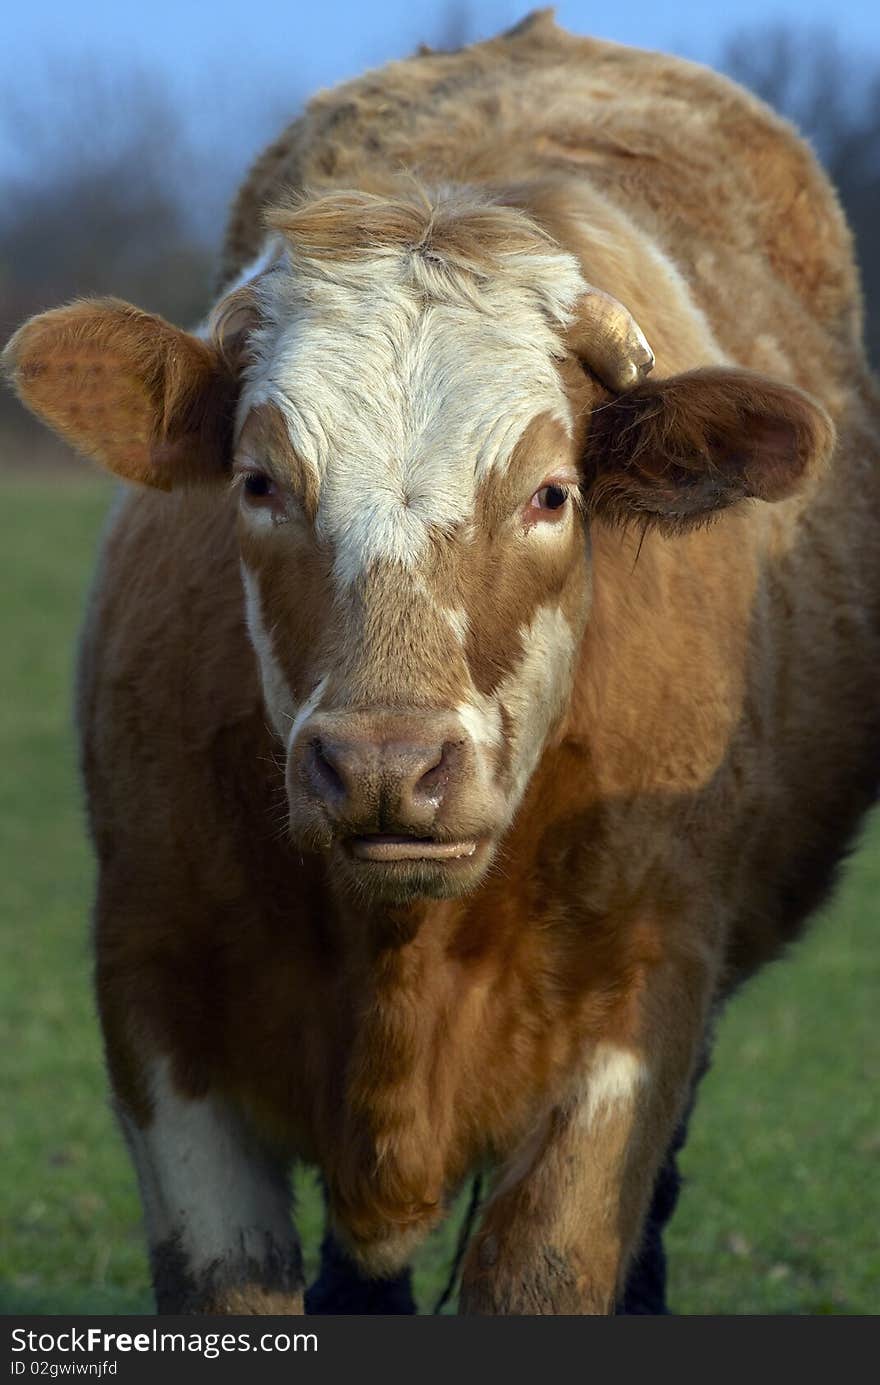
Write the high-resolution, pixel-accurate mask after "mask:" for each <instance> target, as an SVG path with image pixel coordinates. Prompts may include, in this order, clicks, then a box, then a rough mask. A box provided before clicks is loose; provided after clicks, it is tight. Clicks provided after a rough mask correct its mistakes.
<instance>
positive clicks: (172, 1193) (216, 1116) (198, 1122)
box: [120, 1062, 303, 1314]
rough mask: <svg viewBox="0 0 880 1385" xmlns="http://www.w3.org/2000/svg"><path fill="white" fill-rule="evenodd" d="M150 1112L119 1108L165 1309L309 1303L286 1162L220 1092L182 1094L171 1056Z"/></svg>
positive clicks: (158, 1070) (282, 1309) (243, 1309)
mask: <svg viewBox="0 0 880 1385" xmlns="http://www.w3.org/2000/svg"><path fill="white" fill-rule="evenodd" d="M148 1087H149V1094H150V1100H149V1112H148V1114H147V1112H143V1113H141V1114H140V1115H139V1116H138V1117H137V1118H136V1117H135V1116H134V1115H132V1114H131V1113H130V1112H129V1111H126V1110H125V1108H121V1109H120V1118H121V1123H122V1127H123V1130H124V1132H125V1136H126V1139H127V1141H128V1145H129V1148H130V1150H131V1154H132V1157H133V1160H134V1164H135V1168H136V1169H137V1174H138V1180H139V1183H140V1189H141V1198H142V1201H143V1207H144V1216H145V1220H146V1227H147V1236H148V1239H149V1245H150V1262H151V1266H152V1273H153V1287H154V1291H155V1296H156V1310H157V1312H159V1313H223V1314H226V1313H288V1314H289V1313H302V1311H303V1280H302V1262H301V1256H300V1250H299V1244H298V1242H297V1238H296V1234H295V1232H294V1227H293V1222H292V1220H291V1207H290V1191H289V1184H288V1178H287V1173H286V1170H285V1168H284V1166H283V1164H282V1163H281V1162H280V1161H278V1160H276V1159H273V1158H272V1157H271V1156H270V1155H269V1153H268V1152H267V1151H266V1149H265V1148H264V1147H263V1146H262V1145H261V1144H260V1142H259V1141H258V1140H257V1139H256V1137H255V1136H254V1135H253V1133H252V1132H251V1131H249V1130H248V1128H247V1127H246V1125H245V1123H244V1121H243V1120H242V1118H241V1117H240V1116H239V1115H238V1114H237V1113H236V1112H235V1111H234V1110H232V1109H231V1107H230V1106H229V1105H228V1104H227V1103H225V1102H224V1101H222V1100H219V1099H218V1098H215V1097H210V1096H208V1097H205V1098H202V1099H198V1100H191V1099H189V1098H187V1097H186V1096H184V1095H182V1094H180V1093H179V1092H178V1091H177V1090H176V1089H175V1086H174V1084H173V1082H172V1080H171V1076H170V1069H169V1066H168V1064H167V1063H165V1062H162V1063H158V1064H157V1065H156V1066H155V1067H154V1068H153V1071H152V1072H151V1073H150V1078H149V1084H148Z"/></svg>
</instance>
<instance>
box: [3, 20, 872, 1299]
mask: <svg viewBox="0 0 880 1385" xmlns="http://www.w3.org/2000/svg"><path fill="white" fill-rule="evenodd" d="M4 359H5V364H6V369H7V371H8V373H9V375H10V376H11V379H12V382H13V384H14V386H15V388H16V389H17V390H18V392H19V394H20V396H21V398H22V399H23V400H24V402H25V403H26V404H27V405H28V406H29V407H30V408H31V409H32V410H33V411H34V412H35V413H37V414H38V415H39V416H41V417H42V418H43V419H45V420H46V422H47V423H49V424H50V425H51V426H52V427H53V428H55V429H56V430H57V431H58V432H59V433H60V434H61V435H62V436H63V437H64V438H66V439H68V440H69V441H70V442H72V443H73V444H74V445H75V446H76V447H78V448H79V449H80V450H81V451H83V452H84V453H86V454H88V455H89V456H90V457H93V458H96V459H97V460H98V461H100V462H102V463H103V464H104V465H105V466H106V467H107V468H109V470H110V471H111V472H113V473H115V474H116V476H118V477H120V478H121V479H122V481H123V482H124V483H125V484H124V487H123V491H122V495H121V498H120V500H119V502H118V503H117V505H116V508H115V511H114V514H113V517H112V520H111V522H110V524H109V527H108V530H107V533H106V536H105V539H104V542H103V550H102V555H101V559H100V565H99V569H98V574H97V578H96V581H95V585H94V590H93V593H92V597H91V602H90V606H89V611H88V615H87V619H86V624H85V630H84V634H83V640H82V653H81V661H80V675H79V692H78V715H79V726H80V729H81V741H82V763H83V770H84V776H85V783H86V787H87V796H88V804H89V814H90V822H91V831H92V836H93V840H94V845H95V850H96V854H97V858H98V863H99V878H98V885H97V901H96V906H95V946H96V986H97V998H98V1006H99V1012H100V1019H101V1025H102V1030H103V1035H104V1041H105V1047H106V1057H107V1066H108V1071H109V1077H110V1082H111V1084H112V1089H113V1093H114V1101H115V1106H116V1110H117V1112H118V1116H119V1121H120V1123H121V1127H122V1130H123V1132H124V1135H125V1139H126V1141H127V1143H128V1146H129V1149H130V1152H131V1156H132V1160H133V1163H134V1166H135V1169H136V1171H137V1176H138V1180H139V1185H140V1190H141V1195H142V1201H143V1206H144V1213H145V1219H146V1227H147V1233H148V1238H149V1245H150V1255H151V1263H152V1274H153V1282H154V1288H155V1296H156V1304H157V1308H158V1310H159V1311H160V1312H175V1313H224V1314H226V1313H254V1314H258V1313H290V1314H298V1313H302V1312H303V1311H306V1310H308V1311H310V1312H316V1313H318V1312H331V1311H334V1310H336V1311H339V1310H344V1311H353V1312H367V1311H372V1312H388V1311H393V1312H407V1311H412V1310H413V1302H412V1297H411V1291H410V1286H409V1279H408V1268H407V1267H408V1264H409V1261H410V1258H411V1256H412V1253H413V1251H414V1249H415V1247H416V1246H417V1245H418V1244H419V1243H420V1242H421V1241H422V1239H423V1238H424V1237H425V1236H426V1234H427V1233H428V1232H429V1231H430V1229H431V1228H433V1227H435V1226H436V1225H437V1224H438V1222H439V1221H440V1220H441V1219H442V1218H443V1216H444V1215H445V1213H446V1212H447V1211H448V1209H449V1206H450V1202H451V1199H452V1198H453V1196H454V1195H455V1194H456V1192H457V1190H459V1189H460V1188H462V1187H463V1186H464V1185H465V1184H466V1182H467V1180H468V1178H469V1176H471V1175H472V1174H473V1173H474V1171H475V1170H485V1174H486V1178H487V1180H488V1183H487V1194H486V1199H485V1205H484V1206H483V1208H482V1210H481V1213H480V1216H479V1220H478V1222H477V1224H476V1225H475V1227H474V1230H473V1235H472V1237H471V1241H470V1244H469V1246H468V1248H467V1251H466V1253H465V1255H464V1260H463V1266H462V1272H461V1288H460V1296H459V1309H460V1311H461V1312H462V1313H467V1314H473V1313H476V1314H543V1313H549V1314H608V1313H613V1312H627V1313H638V1312H644V1313H649V1312H650V1313H659V1312H663V1311H665V1308H666V1304H665V1285H664V1262H663V1251H662V1230H663V1225H664V1223H665V1222H666V1221H667V1220H668V1218H669V1216H670V1215H671V1212H672V1210H673V1208H674V1205H675V1198H676V1192H677V1169H676V1154H677V1151H678V1149H679V1147H680V1145H681V1142H682V1140H683V1138H684V1124H685V1121H686V1117H687V1114H688V1111H689V1109H690V1106H691V1103H692V1101H693V1097H694V1091H695V1087H696V1083H697V1080H698V1078H699V1076H700V1074H701V1072H702V1070H703V1068H704V1066H705V1063H706V1057H707V1052H708V1046H709V1037H710V1034H711V1030H712V1026H713V1024H714V1022H715V1019H716V1017H717V1015H718V1014H719V1011H720V1009H721V1007H722V1005H723V1003H724V1002H725V1000H726V999H727V998H728V997H729V996H730V995H731V994H732V993H733V992H734V991H735V990H736V988H737V987H738V986H740V985H741V984H742V983H743V982H744V981H745V980H746V979H747V978H748V977H749V976H751V975H752V974H753V973H754V972H755V971H756V970H757V969H758V968H759V967H760V966H762V965H763V964H764V963H766V962H768V961H769V960H770V959H772V958H775V957H777V956H779V955H780V953H781V952H782V951H783V950H784V949H785V947H786V945H787V944H788V943H789V942H790V941H791V940H792V939H794V938H795V937H797V936H798V935H799V933H800V932H801V930H802V929H803V927H804V924H805V921H806V920H807V918H808V917H809V915H810V914H811V913H812V912H813V911H814V910H815V909H816V907H817V906H818V904H819V903H820V902H821V901H822V900H824V899H825V898H826V896H827V895H828V892H829V890H830V888H831V886H832V884H833V881H834V878H835V874H836V869H837V867H838V865H839V863H840V861H841V860H842V859H843V857H844V855H845V853H846V851H847V849H848V847H849V845H850V844H851V842H852V840H853V837H854V833H855V832H856V830H857V828H858V825H859V823H860V821H861V819H862V818H863V816H864V814H865V813H866V811H867V810H868V808H869V807H870V805H871V804H872V803H873V801H874V799H875V796H876V791H877V782H878V764H880V712H878V703H877V697H876V670H877V667H878V664H880V468H878V443H877V436H878V423H880V396H878V390H877V385H876V382H875V380H874V379H873V377H872V376H871V374H870V372H869V369H868V366H867V364H866V360H865V356H864V352H863V346H862V339H861V299H860V290H859V284H858V275H857V270H856V267H855V265H854V260H853V253H852V244H851V238H850V234H849V231H848V229H847V226H846V223H845V220H844V218H843V216H842V214H841V211H840V208H839V205H838V202H837V200H836V197H835V194H834V192H833V190H832V189H831V187H830V186H829V183H828V181H827V180H826V178H825V176H824V175H823V173H822V172H821V171H820V169H819V167H818V165H817V163H816V161H815V159H814V157H813V155H812V154H811V152H810V151H809V149H808V148H807V147H806V145H805V144H804V143H803V142H802V141H801V140H800V138H799V137H798V136H797V134H796V133H795V132H794V131H793V129H792V128H791V127H790V126H789V125H787V124H786V123H785V122H784V121H782V120H781V119H779V118H778V117H777V116H775V115H774V114H772V113H771V112H770V111H769V110H768V109H767V108H766V107H765V106H764V105H763V104H762V103H761V102H760V101H758V100H757V99H755V98H754V97H752V96H751V95H749V94H747V93H746V92H745V91H743V90H742V89H740V88H739V87H738V86H736V85H734V84H733V83H731V82H729V81H728V80H726V79H724V78H722V77H720V76H718V75H716V74H714V73H712V72H710V71H707V70H705V69H703V68H702V67H699V66H696V65H693V64H690V63H688V62H684V61H681V60H679V59H675V58H670V57H665V56H662V55H659V54H655V53H647V52H641V51H638V50H636V49H630V48H623V47H619V46H617V45H614V44H612V43H606V42H599V41H595V40H590V39H582V38H577V37H574V36H572V35H569V34H567V33H565V32H564V31H562V30H561V29H559V28H557V27H556V25H555V22H554V19H553V17H552V12H546V11H545V12H538V13H536V14H535V15H532V16H530V17H529V18H528V19H527V20H525V21H523V23H522V24H520V25H519V26H517V28H516V29H514V30H512V31H511V32H509V33H507V34H504V35H501V36H499V37H497V38H494V39H492V40H490V41H488V42H484V43H480V44H477V45H475V46H472V47H469V48H465V49H463V50H462V51H460V52H456V53H435V52H430V51H420V52H419V54H417V55H416V56H414V57H412V58H410V59H408V60H406V61H403V62H399V63H392V64H391V65H390V66H387V67H385V68H383V69H382V70H380V71H379V72H376V73H372V74H368V75H367V76H365V77H361V78H359V79H357V80H354V81H352V82H349V83H348V84H346V85H344V86H341V87H339V88H338V89H336V90H332V91H329V92H325V93H322V94H321V95H319V96H318V97H317V98H316V99H315V100H313V101H312V102H311V104H310V105H309V106H308V107H307V109H306V111H305V113H304V114H303V115H302V116H301V117H300V118H299V119H297V120H296V121H295V122H294V123H293V124H292V125H291V126H290V128H289V129H288V130H286V132H285V133H284V134H283V135H282V136H281V138H280V139H279V140H278V141H277V143H276V144H274V145H273V146H272V147H271V148H270V149H269V150H268V152H266V153H265V154H264V155H263V156H262V157H261V158H260V159H259V160H258V162H257V163H256V165H255V166H254V168H253V170H252V172H251V173H250V175H249V176H248V178H247V180H246V182H245V184H244V187H243V189H242V191H241V192H240V194H239V196H238V198H237V201H236V203H235V205H234V208H233V211H232V214H231V219H230V223H229V229H228V235H227V239H226V245H225V249H224V252H223V270H222V282H221V284H220V291H219V294H218V298H217V302H216V306H215V308H214V310H213V311H212V313H211V316H210V318H209V320H208V321H207V323H206V324H205V326H204V327H203V328H200V329H199V330H197V331H195V332H192V333H190V332H185V331H182V330H180V329H178V328H177V327H174V326H172V325H170V324H169V323H168V322H166V321H164V320H162V319H160V318H158V317H156V316H154V315H152V314H150V313H148V312H144V311H141V310H139V309H137V308H135V307H133V306H131V305H129V304H126V303H123V302H121V301H118V300H114V299H103V300H101V299H98V300H88V301H80V302H76V303H73V304H71V305H69V306H66V307H62V308H59V309H57V310H54V311H50V312H47V313H44V314H41V315H40V316H38V317H36V318H33V319H32V320H31V321H29V322H28V323H26V324H25V325H24V326H23V327H22V328H21V329H20V330H19V332H18V333H17V334H16V335H15V337H14V338H13V340H12V342H11V343H10V345H9V346H8V348H7V351H6V353H5V358H4ZM297 1162H301V1163H305V1164H309V1165H312V1166H315V1167H316V1168H317V1169H318V1170H319V1171H320V1178H321V1182H322V1186H323V1189H324V1193H325V1198H326V1209H327V1234H326V1239H325V1243H324V1261H323V1270H322V1273H321V1275H320V1278H319V1280H318V1282H317V1284H316V1285H313V1286H312V1288H311V1290H310V1292H309V1296H308V1299H307V1300H305V1299H304V1285H303V1271H302V1261H301V1254H300V1248H299V1242H298V1239H297V1235H296V1231H295V1226H294V1220H293V1217H292V1213H291V1206H290V1192H289V1185H288V1179H289V1173H290V1169H291V1167H292V1165H294V1164H295V1163H297Z"/></svg>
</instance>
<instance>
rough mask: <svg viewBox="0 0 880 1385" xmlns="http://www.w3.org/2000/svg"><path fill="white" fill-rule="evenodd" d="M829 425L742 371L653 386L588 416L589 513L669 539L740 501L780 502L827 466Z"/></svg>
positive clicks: (796, 397) (797, 397) (792, 394)
mask: <svg viewBox="0 0 880 1385" xmlns="http://www.w3.org/2000/svg"><path fill="white" fill-rule="evenodd" d="M834 437H835V434H834V425H833V424H832V422H831V419H830V418H829V417H828V415H827V414H826V413H825V411H824V409H822V408H821V407H820V406H819V405H818V404H816V403H815V402H814V401H813V400H812V399H810V398H809V396H808V395H806V394H804V393H802V391H801V390H799V389H795V388H794V387H792V386H790V385H784V384H781V383H778V382H777V381H775V380H770V379H767V378H766V377H765V376H763V375H757V374H754V373H752V372H751V371H746V370H727V369H723V368H718V369H715V368H711V369H705V370H693V371H689V372H688V373H687V374H684V375H672V376H669V377H667V379H665V380H649V381H646V382H645V383H644V384H641V385H638V386H637V387H636V388H635V389H634V390H632V391H631V392H630V393H628V394H623V395H620V396H619V397H617V398H612V399H609V400H608V401H606V402H604V403H602V404H600V405H598V406H597V407H596V408H595V409H594V411H593V413H592V414H591V416H590V430H589V434H588V437H587V442H586V449H585V457H584V482H583V486H584V492H585V495H586V500H587V505H588V508H589V510H590V513H592V514H594V515H596V516H597V517H599V518H601V519H604V520H607V521H609V522H612V523H613V522H620V521H622V520H628V519H636V520H639V521H641V522H642V523H643V524H646V525H656V526H657V527H660V528H664V529H666V530H669V531H675V530H677V529H678V530H681V529H686V528H690V527H692V526H694V525H697V524H700V523H703V522H705V521H706V520H707V519H709V518H710V517H711V516H712V515H713V514H714V513H716V512H717V511H720V510H723V509H726V508H727V507H728V506H729V505H733V504H735V503H736V502H737V501H738V500H745V499H756V500H784V499H785V498H786V497H787V496H790V495H793V494H794V493H795V492H796V491H797V490H798V488H799V487H800V486H801V485H802V484H803V483H804V481H806V480H807V479H808V478H809V477H810V476H811V475H813V474H815V472H816V471H817V470H818V468H820V467H821V466H822V465H823V464H824V463H825V462H826V461H827V460H828V458H829V456H830V454H831V450H832V448H833V446H834Z"/></svg>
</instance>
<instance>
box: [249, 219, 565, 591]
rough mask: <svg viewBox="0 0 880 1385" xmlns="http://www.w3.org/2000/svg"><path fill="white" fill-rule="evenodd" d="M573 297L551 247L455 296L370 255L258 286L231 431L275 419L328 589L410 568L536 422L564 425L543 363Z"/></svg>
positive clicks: (552, 373)
mask: <svg viewBox="0 0 880 1385" xmlns="http://www.w3.org/2000/svg"><path fill="white" fill-rule="evenodd" d="M459 195H460V194H459ZM436 258H437V259H438V260H439V259H440V257H439V256H438V257H436ZM431 275H433V278H431ZM426 278H427V281H428V282H429V283H430V284H431V285H433V287H434V288H435V289H436V292H435V293H434V294H433V296H432V295H431V294H430V293H428V292H427V290H426V287H425V281H426ZM584 288H585V285H584V282H583V280H582V278H581V275H580V272H579V270H578V268H577V264H576V261H575V260H574V258H573V257H572V256H570V255H568V254H565V253H564V252H562V251H556V250H554V249H553V248H552V247H551V246H548V248H547V251H546V252H545V253H537V252H531V253H527V252H525V251H522V252H519V253H516V254H513V253H512V254H510V255H509V256H507V257H506V258H505V260H504V262H503V264H502V265H501V267H500V268H499V270H498V272H497V274H493V275H485V276H484V281H479V280H478V278H477V276H474V278H473V281H472V282H471V281H470V280H468V281H467V283H466V284H465V283H463V284H462V285H459V286H458V287H457V288H456V284H455V277H454V275H453V274H452V271H450V272H449V273H448V274H447V273H446V271H445V270H444V269H443V267H442V264H441V265H437V264H432V263H429V264H427V265H426V264H425V263H423V257H421V256H419V255H418V254H417V252H415V251H412V250H403V249H400V248H394V249H392V248H390V247H381V246H380V247H377V248H376V251H375V254H372V255H370V256H364V257H363V258H362V259H358V260H356V261H351V262H349V261H345V262H340V261H335V260H310V259H308V258H306V257H303V256H301V255H299V256H298V255H296V254H295V253H294V252H293V251H292V250H291V251H289V252H288V253H287V255H286V257H285V259H284V260H283V261H282V262H281V264H280V265H279V266H278V267H276V268H275V269H274V270H273V272H271V273H269V274H267V275H265V276H263V278H262V279H261V280H259V281H258V284H257V294H258V301H259V305H260V314H261V319H262V322H263V326H262V327H261V328H260V329H259V330H257V331H255V332H254V333H253V334H252V337H251V342H250V346H251V351H252V354H253V362H252V364H251V365H250V367H249V368H248V371H247V373H246V378H245V381H244V386H243V389H242V396H241V401H240V404H239V424H241V422H242V421H243V419H244V417H245V416H246V414H247V412H249V411H250V409H252V408H253V407H254V406H256V405H257V404H260V403H263V402H265V401H271V402H272V403H274V404H275V405H277V406H278V407H279V408H280V409H281V411H282V413H283V415H284V417H285V419H286V421H287V426H288V429H289V433H290V438H291V441H292V443H293V446H294V447H295V449H296V451H297V454H298V455H299V457H300V458H301V459H302V461H303V463H304V464H305V465H307V466H309V467H311V468H312V469H313V471H314V475H315V478H316V480H317V481H318V486H319V503H318V514H317V531H318V534H319V536H320V537H321V538H323V539H324V540H326V541H327V542H329V543H331V544H332V545H333V548H334V552H335V570H336V575H337V580H338V581H339V582H340V583H341V584H343V585H347V584H350V583H351V582H353V581H354V580H355V579H356V578H357V576H358V575H359V574H360V573H361V572H363V571H364V570H365V569H368V568H369V567H370V566H371V565H372V564H374V563H375V562H377V561H382V560H385V561H389V560H391V561H394V562H397V563H400V564H401V565H403V566H405V567H408V568H410V569H411V568H413V567H414V566H415V564H417V563H418V561H419V559H420V558H421V556H422V555H423V554H424V552H425V551H426V548H427V545H428V543H429V542H430V538H431V535H432V533H434V532H437V531H441V532H442V531H446V532H448V531H450V530H451V529H453V528H454V527H455V526H458V525H461V524H462V523H463V522H465V521H466V520H467V519H468V517H469V516H470V515H471V514H472V512H473V507H474V499H475V494H476V488H477V485H478V484H479V480H480V478H481V477H482V476H483V475H485V474H486V473H487V472H489V471H491V470H492V469H493V468H495V467H499V466H504V465H505V464H506V462H507V461H508V459H509V457H510V455H511V453H512V451H513V449H514V447H515V445H516V443H517V441H518V439H519V438H520V437H521V435H522V433H523V431H524V429H525V428H526V426H527V425H528V423H529V422H530V421H531V420H532V419H533V418H534V417H535V416H536V415H537V414H539V413H542V412H548V413H550V414H551V415H552V416H553V417H555V418H558V419H559V420H560V421H561V422H562V423H563V424H564V426H566V427H570V426H571V418H570V410H569V405H568V401H567V399H566V397H565V393H564V390H563V388H562V384H561V381H560V378H559V374H558V370H557V367H556V360H557V358H558V357H559V355H560V354H561V346H560V331H561V328H562V327H563V325H564V324H565V322H566V321H567V320H568V314H569V312H570V310H571V308H572V306H573V304H574V302H575V301H576V299H577V298H578V296H579V295H580V294H581V293H582V292H583V291H584Z"/></svg>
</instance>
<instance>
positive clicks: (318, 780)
mask: <svg viewBox="0 0 880 1385" xmlns="http://www.w3.org/2000/svg"><path fill="white" fill-rule="evenodd" d="M306 768H307V770H308V774H309V778H310V779H311V781H312V787H313V788H314V789H315V791H316V792H317V793H318V794H320V795H321V797H322V798H333V799H337V800H338V799H344V798H345V796H346V793H347V790H346V787H345V781H344V779H343V778H342V775H341V774H340V773H339V771H338V770H337V769H336V767H335V765H334V764H333V759H332V751H330V750H329V749H328V747H327V746H325V745H324V743H323V741H321V740H320V738H319V737H317V736H316V737H315V738H314V740H312V741H310V742H309V751H308V756H307V758H306Z"/></svg>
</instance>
